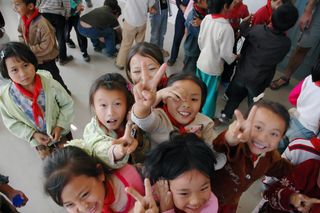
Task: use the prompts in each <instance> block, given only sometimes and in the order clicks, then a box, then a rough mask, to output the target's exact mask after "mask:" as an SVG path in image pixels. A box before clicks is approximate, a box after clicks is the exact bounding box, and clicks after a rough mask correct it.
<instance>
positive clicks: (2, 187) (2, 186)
mask: <svg viewBox="0 0 320 213" xmlns="http://www.w3.org/2000/svg"><path fill="white" fill-rule="evenodd" d="M0 192H1V193H3V194H4V195H5V196H6V197H7V198H8V199H9V200H10V201H12V200H13V198H14V197H15V196H20V198H21V199H23V201H22V203H19V205H18V206H16V207H21V206H24V205H26V203H27V202H28V197H27V196H26V195H25V194H24V193H23V192H22V191H19V190H16V189H14V188H12V187H11V186H10V185H9V184H8V183H0Z"/></svg>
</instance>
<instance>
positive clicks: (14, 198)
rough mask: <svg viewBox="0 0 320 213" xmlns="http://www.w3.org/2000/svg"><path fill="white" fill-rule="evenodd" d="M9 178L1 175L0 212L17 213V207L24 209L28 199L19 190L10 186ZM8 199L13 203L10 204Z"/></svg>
mask: <svg viewBox="0 0 320 213" xmlns="http://www.w3.org/2000/svg"><path fill="white" fill-rule="evenodd" d="M8 183H9V178H8V177H6V176H3V175H1V174H0V193H1V194H0V212H5V213H17V212H18V211H17V210H16V208H15V207H18V208H20V207H22V206H24V205H26V203H27V202H28V197H27V196H26V195H25V194H24V193H23V192H22V191H19V190H16V189H14V188H12V187H11V186H10V185H9V184H8ZM2 195H4V196H2ZM5 197H7V198H8V199H9V200H10V201H11V202H12V204H13V205H14V206H13V205H12V204H11V203H9V202H8V201H7V199H6V198H5Z"/></svg>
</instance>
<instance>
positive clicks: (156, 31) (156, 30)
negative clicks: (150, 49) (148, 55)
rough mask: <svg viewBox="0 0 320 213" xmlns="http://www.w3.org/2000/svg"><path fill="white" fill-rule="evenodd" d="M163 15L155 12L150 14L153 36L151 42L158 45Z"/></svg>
mask: <svg viewBox="0 0 320 213" xmlns="http://www.w3.org/2000/svg"><path fill="white" fill-rule="evenodd" d="M160 21H161V15H160V14H154V15H150V26H151V37H150V43H152V44H154V45H157V46H158V47H159V44H160V28H161V23H160Z"/></svg>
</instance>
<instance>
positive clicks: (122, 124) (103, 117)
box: [68, 73, 149, 168]
mask: <svg viewBox="0 0 320 213" xmlns="http://www.w3.org/2000/svg"><path fill="white" fill-rule="evenodd" d="M89 96H90V97H89V104H90V107H91V109H92V110H93V111H94V114H95V116H94V117H93V118H92V119H91V122H90V123H89V124H87V126H86V127H85V129H84V133H83V138H84V141H81V140H74V141H71V142H69V143H68V145H73V146H78V147H80V148H83V149H85V150H86V151H87V152H88V153H90V154H91V153H92V155H94V156H96V157H98V158H100V160H101V161H103V162H104V163H105V164H106V165H107V166H108V167H110V168H120V167H123V166H124V164H126V163H127V162H128V159H129V156H130V154H131V153H132V152H133V151H135V149H136V148H137V146H138V141H137V140H136V139H134V138H133V137H132V136H131V130H132V128H133V126H132V125H131V124H128V126H127V127H126V123H127V115H128V112H129V110H130V109H131V106H132V104H133V96H132V94H131V93H130V92H129V91H128V89H127V81H126V80H125V79H124V78H123V77H122V75H120V74H118V73H108V74H105V75H102V76H101V77H99V78H98V79H97V80H96V81H95V82H94V83H93V85H92V86H91V89H90V95H89ZM116 139H119V140H120V142H119V141H118V140H116ZM138 140H139V147H138V151H141V152H146V151H147V150H148V148H149V145H148V143H147V142H148V141H146V140H143V139H142V138H138ZM116 141H118V142H119V143H116ZM121 141H122V142H123V143H121ZM142 155H144V154H142ZM132 157H133V158H134V156H132ZM136 157H137V158H138V157H139V156H136ZM140 158H141V159H143V156H140V157H139V158H138V159H133V160H134V161H138V162H139V161H142V160H141V159H140Z"/></svg>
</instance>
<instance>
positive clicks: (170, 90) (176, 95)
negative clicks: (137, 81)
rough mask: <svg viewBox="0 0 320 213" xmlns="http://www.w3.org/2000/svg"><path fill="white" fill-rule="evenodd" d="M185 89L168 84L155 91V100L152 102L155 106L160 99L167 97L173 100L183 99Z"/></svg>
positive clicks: (163, 99)
mask: <svg viewBox="0 0 320 213" xmlns="http://www.w3.org/2000/svg"><path fill="white" fill-rule="evenodd" d="M185 97H186V91H185V90H184V89H183V88H181V87H177V86H169V87H166V88H163V89H161V90H159V91H157V101H156V102H155V103H154V104H153V106H156V105H158V104H159V103H160V101H165V100H166V99H168V98H172V99H173V100H174V101H179V100H185V99H186V98H185Z"/></svg>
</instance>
